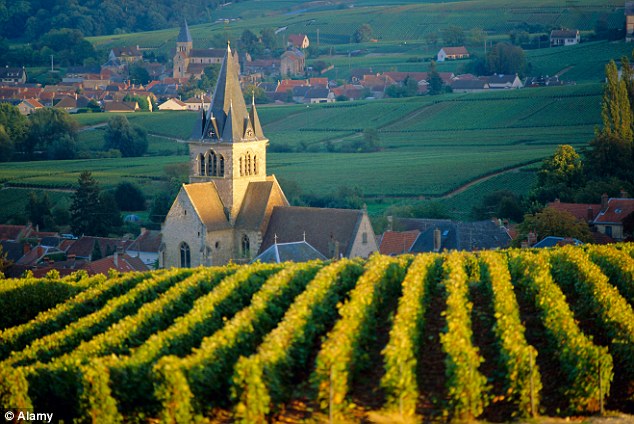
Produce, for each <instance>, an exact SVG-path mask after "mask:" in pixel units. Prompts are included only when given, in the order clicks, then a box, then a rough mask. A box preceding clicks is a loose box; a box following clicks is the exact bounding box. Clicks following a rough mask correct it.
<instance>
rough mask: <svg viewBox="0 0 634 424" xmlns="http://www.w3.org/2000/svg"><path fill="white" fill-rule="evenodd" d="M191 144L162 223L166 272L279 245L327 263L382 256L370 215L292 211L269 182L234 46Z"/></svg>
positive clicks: (262, 141) (248, 256)
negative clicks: (184, 175) (309, 249)
mask: <svg viewBox="0 0 634 424" xmlns="http://www.w3.org/2000/svg"><path fill="white" fill-rule="evenodd" d="M188 144H189V158H190V178H189V180H190V183H189V184H184V185H183V186H182V187H181V190H180V191H179V193H178V195H177V197H176V199H175V201H174V203H173V204H172V207H171V209H170V211H169V212H168V214H167V217H166V219H165V222H164V223H163V225H162V235H163V245H162V246H161V251H160V254H159V265H160V266H161V267H165V268H169V267H195V266H199V265H203V266H211V265H224V264H226V263H228V262H229V261H233V262H245V263H246V262H249V261H251V260H252V259H253V258H255V257H256V256H257V254H258V252H260V251H261V250H263V248H268V247H270V245H271V244H274V243H277V242H278V240H279V241H280V242H281V241H284V242H288V241H299V240H301V238H302V237H303V238H304V240H305V241H308V242H309V243H315V246H316V247H317V246H321V249H320V252H321V253H322V254H323V255H324V256H326V257H330V258H332V257H340V256H351V255H352V256H368V255H369V254H370V253H372V252H373V251H376V250H378V248H377V246H376V241H375V238H374V233H373V232H372V226H371V224H370V221H369V219H368V217H367V214H366V213H365V211H343V210H338V209H317V208H295V207H291V206H289V203H288V201H287V199H286V196H285V195H284V193H283V191H282V189H281V187H280V185H279V184H278V182H277V180H276V178H275V176H273V175H270V176H267V174H266V146H267V144H268V139H267V138H266V137H265V136H264V133H263V131H262V126H261V124H260V119H259V117H258V113H257V109H256V106H255V102H252V104H251V107H250V109H249V110H247V106H246V104H245V101H244V98H243V95H242V90H241V88H240V83H239V78H238V64H237V61H236V59H235V55H234V54H232V52H231V49H230V47H229V46H227V50H226V54H225V57H224V60H223V63H222V66H221V69H220V73H219V76H218V82H217V84H216V89H215V92H214V95H213V98H212V101H211V105H210V106H209V109H208V110H202V111H201V116H200V119H199V120H198V122H197V123H196V125H195V126H194V129H193V132H192V135H191V137H190V139H189V140H188ZM337 211H339V212H337ZM307 220H310V221H313V222H312V224H311V225H309V223H308V222H307ZM271 221H273V222H275V223H276V224H275V225H273V226H270V225H269V223H270V222H271ZM269 227H271V228H269ZM265 240H267V243H266V246H264V245H263V242H264V241H265ZM357 240H358V243H357Z"/></svg>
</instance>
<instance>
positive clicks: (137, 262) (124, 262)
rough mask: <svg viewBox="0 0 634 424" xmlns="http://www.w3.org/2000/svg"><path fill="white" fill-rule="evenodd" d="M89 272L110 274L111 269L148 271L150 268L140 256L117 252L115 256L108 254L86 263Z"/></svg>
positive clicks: (92, 273) (91, 273)
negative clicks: (105, 256)
mask: <svg viewBox="0 0 634 424" xmlns="http://www.w3.org/2000/svg"><path fill="white" fill-rule="evenodd" d="M84 269H85V270H86V271H87V272H88V274H90V275H95V274H105V275H107V274H108V271H109V270H111V269H116V270H117V271H119V272H131V271H147V270H148V269H149V268H148V267H147V265H145V264H144V263H143V261H142V260H141V259H139V258H135V257H132V256H129V255H126V254H117V255H116V258H115V256H114V255H113V256H108V257H107V258H103V259H99V260H98V261H94V262H91V263H89V264H86V266H85V268H84Z"/></svg>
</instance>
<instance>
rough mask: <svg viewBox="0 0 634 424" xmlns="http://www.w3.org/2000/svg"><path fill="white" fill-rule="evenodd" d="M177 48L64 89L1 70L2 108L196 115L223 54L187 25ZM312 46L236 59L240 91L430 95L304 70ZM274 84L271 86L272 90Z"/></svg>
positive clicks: (384, 76)
mask: <svg viewBox="0 0 634 424" xmlns="http://www.w3.org/2000/svg"><path fill="white" fill-rule="evenodd" d="M579 42H580V36H579V31H578V30H555V31H552V33H551V35H550V44H551V46H570V45H574V44H578V43H579ZM178 44H179V47H178V49H177V51H176V53H175V55H174V57H173V61H172V64H171V66H170V64H166V63H157V62H150V61H146V60H144V57H143V52H144V50H146V49H144V48H142V47H139V46H131V47H115V48H112V49H111V50H110V52H109V55H108V60H107V62H106V63H104V64H102V65H101V66H100V67H70V68H67V70H66V74H65V75H63V76H62V79H61V82H59V83H58V84H51V85H46V86H42V85H41V84H34V83H28V82H27V81H28V75H27V70H26V69H25V68H12V67H8V66H6V67H4V68H0V102H8V103H11V104H13V105H14V106H17V107H18V108H19V109H20V112H21V113H22V114H24V115H28V114H30V113H31V112H33V111H34V110H37V109H39V108H42V107H54V108H59V109H63V110H66V111H68V112H69V113H80V112H85V111H92V112H95V111H103V112H117V113H128V112H137V111H141V106H140V105H139V102H138V101H130V99H138V98H142V99H144V100H146V101H147V105H148V107H147V108H146V110H149V111H150V112H151V111H153V110H155V109H158V110H165V111H183V110H189V111H192V110H200V108H201V107H208V106H209V101H210V99H209V97H208V96H205V95H198V96H192V97H190V98H181V96H180V95H179V89H181V88H182V87H183V86H184V85H186V84H187V83H188V82H190V81H191V80H196V79H200V78H201V77H202V76H203V74H204V72H205V68H206V67H208V66H211V65H219V64H220V63H221V62H222V58H223V55H224V49H223V48H210V49H200V48H194V45H193V40H192V38H191V35H190V33H189V28H188V27H187V24H186V23H184V24H183V26H182V28H181V31H180V33H179V36H178ZM309 46H310V40H309V38H308V36H307V35H305V34H290V35H288V37H287V50H286V51H285V52H284V53H283V54H282V55H281V57H280V58H279V59H252V58H251V57H250V55H249V54H248V53H240V54H238V53H236V59H237V60H238V62H239V64H240V81H241V84H242V86H243V87H246V86H252V87H257V88H259V89H261V90H262V92H263V93H264V94H265V95H266V97H267V98H268V99H269V101H271V102H275V103H306V104H310V103H331V102H335V101H342V100H359V99H381V98H384V97H386V96H387V95H386V93H389V90H390V87H404V86H405V85H407V84H408V82H409V84H410V85H411V84H412V83H411V82H410V80H413V81H415V83H416V93H415V94H416V95H423V94H426V93H428V91H429V86H430V73H429V72H398V71H389V72H374V71H373V70H372V68H371V67H368V68H356V69H351V70H350V79H349V80H348V81H346V82H345V83H342V82H341V81H334V80H331V79H328V78H326V77H323V76H321V75H322V74H324V73H325V72H327V71H329V70H331V69H332V68H333V66H332V65H330V66H327V67H326V68H324V69H320V70H319V72H317V71H315V70H313V69H311V68H310V67H308V66H307V64H306V54H305V51H306V49H307V48H308V47H309ZM469 57H470V53H469V51H468V50H467V48H466V47H465V46H454V47H441V48H440V49H439V50H438V53H437V54H436V56H435V59H436V61H437V62H444V61H453V60H464V59H469ZM131 66H134V67H141V68H143V69H145V70H146V71H147V73H148V75H149V77H150V79H151V81H150V82H149V83H147V84H141V83H139V82H138V81H135V79H134V78H131V76H130V72H129V68H130V67H131ZM438 75H439V77H440V79H441V80H442V84H443V86H444V87H448V89H450V90H451V91H453V92H456V93H474V92H482V91H488V90H501V89H502V90H506V89H519V88H523V87H537V86H556V85H562V84H569V83H571V82H564V81H560V80H559V78H558V77H557V76H541V77H531V78H526V79H524V80H521V79H520V78H519V77H518V76H517V75H516V74H513V75H498V74H495V75H491V76H476V75H473V74H461V75H455V74H454V73H452V72H439V73H438ZM271 81H273V82H271Z"/></svg>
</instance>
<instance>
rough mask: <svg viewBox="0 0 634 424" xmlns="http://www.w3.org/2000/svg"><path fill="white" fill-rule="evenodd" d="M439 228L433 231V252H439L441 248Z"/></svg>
mask: <svg viewBox="0 0 634 424" xmlns="http://www.w3.org/2000/svg"><path fill="white" fill-rule="evenodd" d="M441 247H442V246H441V239H440V228H436V229H435V230H434V252H440V248H441Z"/></svg>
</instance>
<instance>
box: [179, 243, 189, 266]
mask: <svg viewBox="0 0 634 424" xmlns="http://www.w3.org/2000/svg"><path fill="white" fill-rule="evenodd" d="M180 252H181V262H180V265H181V268H191V266H192V257H191V251H190V250H189V245H188V244H187V243H185V242H182V243H181V246H180Z"/></svg>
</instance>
